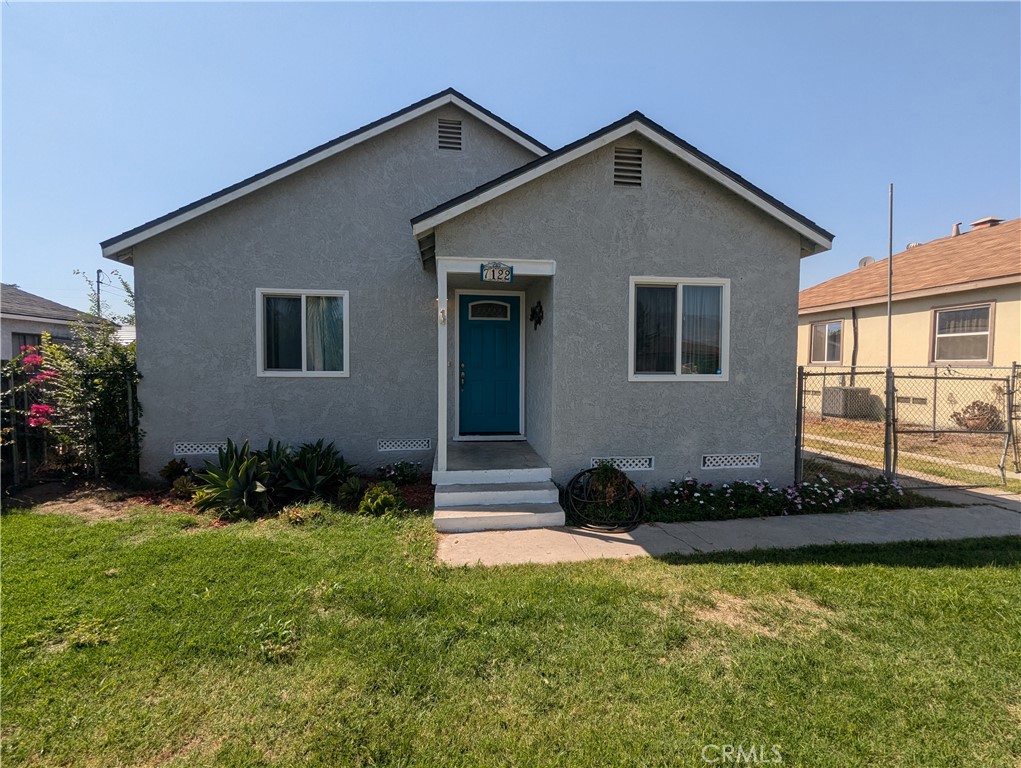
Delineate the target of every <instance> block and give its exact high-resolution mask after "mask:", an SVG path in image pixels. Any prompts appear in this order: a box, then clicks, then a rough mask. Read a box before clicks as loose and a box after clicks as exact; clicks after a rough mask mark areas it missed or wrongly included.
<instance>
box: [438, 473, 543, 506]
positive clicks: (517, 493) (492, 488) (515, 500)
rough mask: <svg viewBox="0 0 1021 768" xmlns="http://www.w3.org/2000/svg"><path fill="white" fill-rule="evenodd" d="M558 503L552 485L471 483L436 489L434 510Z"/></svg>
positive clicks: (441, 486)
mask: <svg viewBox="0 0 1021 768" xmlns="http://www.w3.org/2000/svg"><path fill="white" fill-rule="evenodd" d="M559 499H560V492H559V491H558V490H557V487H556V486H555V485H553V483H552V482H550V481H549V480H547V481H546V482H542V483H488V484H485V485H482V484H478V483H473V484H467V485H438V486H436V508H437V509H440V508H449V507H460V506H465V505H471V506H481V507H490V506H494V505H497V504H549V503H555V502H557V501H558V500H559Z"/></svg>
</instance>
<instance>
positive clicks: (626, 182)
mask: <svg viewBox="0 0 1021 768" xmlns="http://www.w3.org/2000/svg"><path fill="white" fill-rule="evenodd" d="M613 184H614V186H617V187H640V186H642V150H640V149H632V148H631V147H614V148H613Z"/></svg>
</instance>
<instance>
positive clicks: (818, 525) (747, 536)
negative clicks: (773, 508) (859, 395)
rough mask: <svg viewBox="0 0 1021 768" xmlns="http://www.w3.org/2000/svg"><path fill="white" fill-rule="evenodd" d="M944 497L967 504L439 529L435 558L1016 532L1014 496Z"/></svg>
mask: <svg viewBox="0 0 1021 768" xmlns="http://www.w3.org/2000/svg"><path fill="white" fill-rule="evenodd" d="M954 493H955V494H958V493H965V492H959V491H955V492H954ZM947 500H948V501H954V502H955V503H971V506H967V507H932V508H930V507H926V508H921V509H897V510H888V511H883V512H851V513H847V514H828V515H797V516H792V517H767V518H753V519H750V520H721V521H713V522H700V523H650V524H648V525H642V526H640V527H639V528H637V529H636V530H634V531H632V532H631V533H616V534H608V533H598V532H596V531H586V530H581V529H579V528H539V529H532V530H524V531H482V532H479V533H450V534H441V535H440V540H439V547H438V550H437V558H438V559H439V560H440V561H441V562H443V563H447V564H448V565H456V566H460V565H509V564H514V563H566V562H576V561H579V560H594V559H599V558H630V557H641V556H647V555H651V556H656V555H665V554H670V553H678V554H682V555H690V554H694V553H698V552H722V551H726V550H734V551H748V550H752V549H776V548H780V549H790V548H795V547H803V546H806V545H809V544H835V543H868V544H878V543H885V542H892V541H911V540H918V539H968V538H973V537H977V536H1011V535H1021V504H1019V503H1018V502H1017V501H1016V500H1015V499H1009V498H1005V499H989V498H987V497H984V496H957V497H956V498H953V499H947ZM976 500H977V501H979V502H980V503H975V501H976Z"/></svg>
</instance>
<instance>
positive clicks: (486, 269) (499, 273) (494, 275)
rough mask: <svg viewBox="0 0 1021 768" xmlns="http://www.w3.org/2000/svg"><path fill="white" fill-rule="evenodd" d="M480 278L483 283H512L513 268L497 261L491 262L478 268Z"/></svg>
mask: <svg viewBox="0 0 1021 768" xmlns="http://www.w3.org/2000/svg"><path fill="white" fill-rule="evenodd" d="M479 272H480V276H481V278H482V282H484V283H513V282H514V267H511V266H508V265H507V264H502V263H501V262H499V261H491V262H489V263H488V264H483V265H481V266H480V267H479Z"/></svg>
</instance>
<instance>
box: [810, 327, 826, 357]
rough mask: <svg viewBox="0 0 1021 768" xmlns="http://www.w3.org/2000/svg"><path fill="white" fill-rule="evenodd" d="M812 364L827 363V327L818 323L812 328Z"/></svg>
mask: <svg viewBox="0 0 1021 768" xmlns="http://www.w3.org/2000/svg"><path fill="white" fill-rule="evenodd" d="M812 362H813V363H825V362H826V325H825V324H824V323H816V324H815V325H813V326H812Z"/></svg>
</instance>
